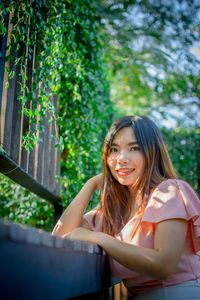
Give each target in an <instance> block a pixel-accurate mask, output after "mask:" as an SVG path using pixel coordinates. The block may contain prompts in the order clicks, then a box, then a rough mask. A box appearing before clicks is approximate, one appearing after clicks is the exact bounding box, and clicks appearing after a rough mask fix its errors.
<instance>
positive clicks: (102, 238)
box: [67, 219, 187, 279]
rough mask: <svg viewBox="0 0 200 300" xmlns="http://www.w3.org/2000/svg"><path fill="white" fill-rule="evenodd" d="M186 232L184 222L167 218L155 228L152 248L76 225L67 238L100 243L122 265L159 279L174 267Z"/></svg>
mask: <svg viewBox="0 0 200 300" xmlns="http://www.w3.org/2000/svg"><path fill="white" fill-rule="evenodd" d="M186 233H187V221H185V220H181V219H172V220H166V221H163V222H160V223H158V225H157V226H156V230H155V239H154V249H149V248H144V247H140V246H135V245H132V244H128V243H125V242H122V241H120V240H118V239H116V238H114V237H111V236H109V235H108V234H105V233H102V232H92V231H88V230H86V229H84V228H77V229H76V230H74V231H72V233H70V234H69V235H67V236H68V237H70V238H73V239H80V240H85V241H88V242H93V243H97V244H99V245H100V246H101V247H102V248H103V249H104V250H105V251H106V252H107V254H108V255H110V256H112V257H113V258H114V259H115V260H117V261H118V262H119V263H121V264H122V265H124V266H125V267H127V268H129V269H131V270H133V271H135V272H137V273H140V274H144V275H147V276H151V277H155V278H158V279H167V278H169V277H170V276H171V275H172V274H173V273H174V272H175V270H176V267H177V264H178V262H179V259H180V256H181V253H182V250H183V247H184V243H185V238H186Z"/></svg>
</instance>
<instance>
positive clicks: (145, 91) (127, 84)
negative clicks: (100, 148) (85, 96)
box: [96, 0, 200, 124]
mask: <svg viewBox="0 0 200 300" xmlns="http://www.w3.org/2000/svg"><path fill="white" fill-rule="evenodd" d="M96 5H97V9H98V12H99V15H100V17H101V21H102V23H103V24H104V25H105V27H104V28H105V32H106V35H105V36H106V40H105V47H106V51H107V53H108V54H107V63H108V65H109V70H110V75H109V80H110V83H111V100H112V101H113V103H116V105H117V108H118V109H120V110H121V111H122V110H123V112H124V113H125V114H127V113H128V114H129V113H130V112H132V113H134V114H147V115H149V114H151V112H152V110H156V111H158V112H159V113H160V114H162V117H165V116H167V117H168V115H170V113H171V112H170V111H169V109H168V106H169V104H172V105H171V106H170V108H172V106H173V107H177V108H178V110H179V111H180V110H183V109H184V110H185V115H187V116H188V118H189V119H190V120H191V121H194V120H197V122H198V117H196V110H197V109H199V79H200V77H199V67H200V64H199V60H198V59H197V58H196V57H195V56H194V55H193V54H192V51H191V49H192V48H193V47H194V46H195V45H196V43H199V33H200V31H199V10H200V5H199V3H198V1H193V0H181V1H176V0H175V1H173V5H172V3H171V1H163V0H156V1H152V0H147V1H146V0H145V1H144V0H137V1H134V0H132V1H125V0H117V1H114V0H111V1H106V0H105V1H96ZM191 107H192V108H193V107H194V110H193V111H192V110H191ZM166 108H167V109H166ZM176 116H177V114H176V115H174V118H176ZM183 121H184V119H182V124H183Z"/></svg>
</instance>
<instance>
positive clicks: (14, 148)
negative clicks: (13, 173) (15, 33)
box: [7, 43, 25, 164]
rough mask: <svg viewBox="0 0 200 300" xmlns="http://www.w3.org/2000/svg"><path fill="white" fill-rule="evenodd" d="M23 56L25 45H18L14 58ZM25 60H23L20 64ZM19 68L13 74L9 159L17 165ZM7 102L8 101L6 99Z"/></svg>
mask: <svg viewBox="0 0 200 300" xmlns="http://www.w3.org/2000/svg"><path fill="white" fill-rule="evenodd" d="M24 56H25V44H24V43H20V47H19V51H18V53H17V54H16V57H17V58H18V57H24ZM24 61H25V60H23V62H22V64H23V63H24ZM20 73H21V66H20V65H17V66H16V73H15V77H14V78H15V81H16V83H15V89H14V106H13V116H12V118H13V120H12V135H11V149H10V157H11V158H12V159H13V160H14V161H15V162H16V163H17V164H19V163H20V154H21V149H20V147H21V138H22V128H21V126H22V114H20V113H19V111H20V110H21V109H22V105H21V102H20V101H19V100H18V99H17V98H18V95H19V92H20V89H21V87H20V83H22V77H21V76H20ZM7 101H8V99H7Z"/></svg>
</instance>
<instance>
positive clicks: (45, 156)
mask: <svg viewBox="0 0 200 300" xmlns="http://www.w3.org/2000/svg"><path fill="white" fill-rule="evenodd" d="M49 118H50V114H49V112H47V115H46V118H45V123H44V124H45V125H44V126H45V132H44V145H43V149H44V151H43V162H44V168H43V185H44V186H45V187H48V186H49V184H48V181H49V163H50V161H49V146H50V143H49V136H50V130H49V123H48V120H49Z"/></svg>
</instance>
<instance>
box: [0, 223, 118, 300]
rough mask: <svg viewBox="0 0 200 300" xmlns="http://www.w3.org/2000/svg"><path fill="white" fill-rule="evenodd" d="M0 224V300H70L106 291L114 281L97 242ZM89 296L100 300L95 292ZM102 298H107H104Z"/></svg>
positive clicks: (88, 297)
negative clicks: (74, 239) (75, 239)
mask: <svg viewBox="0 0 200 300" xmlns="http://www.w3.org/2000/svg"><path fill="white" fill-rule="evenodd" d="M2 223H3V222H1V223H0V225H1V226H0V233H1V235H0V246H1V256H0V264H1V270H2V272H1V274H0V282H1V297H2V299H15V298H16V295H17V298H18V299H30V300H35V299H37V300H43V299H48V300H51V299H52V300H61V299H66V298H67V299H69V298H72V297H77V296H79V295H87V294H88V293H94V292H96V291H100V290H105V289H106V288H107V287H109V286H111V285H113V284H114V280H112V277H111V273H110V270H109V264H108V257H107V255H104V254H102V249H100V247H98V246H97V245H95V244H92V243H86V242H82V241H73V240H69V239H66V238H65V239H62V238H60V237H56V236H51V235H50V233H47V232H44V231H42V232H41V231H39V230H37V229H35V228H27V227H23V228H20V226H19V225H17V224H11V225H8V226H5V225H4V224H2ZM96 250H97V251H96ZM27 262H28V263H27ZM10 281H12V288H10ZM92 296H93V298H92ZM92 296H91V295H88V296H85V299H100V298H97V297H96V294H93V295H92ZM86 297H87V298H86ZM81 299H83V298H81ZM103 299H105V300H108V298H107V297H103ZM110 299H112V298H110Z"/></svg>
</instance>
